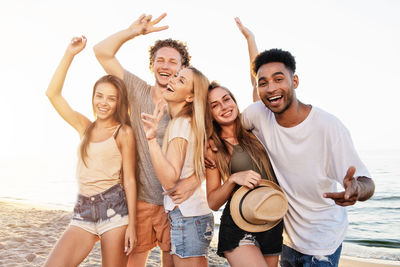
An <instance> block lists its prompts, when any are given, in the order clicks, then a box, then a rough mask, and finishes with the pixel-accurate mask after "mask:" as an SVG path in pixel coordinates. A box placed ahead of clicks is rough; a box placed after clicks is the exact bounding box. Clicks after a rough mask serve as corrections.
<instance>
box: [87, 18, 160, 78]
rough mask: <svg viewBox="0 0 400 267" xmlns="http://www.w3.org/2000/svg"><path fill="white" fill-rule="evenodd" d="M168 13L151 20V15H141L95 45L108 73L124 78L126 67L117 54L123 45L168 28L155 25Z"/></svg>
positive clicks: (94, 48) (99, 59)
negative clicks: (136, 38) (126, 26)
mask: <svg viewBox="0 0 400 267" xmlns="http://www.w3.org/2000/svg"><path fill="white" fill-rule="evenodd" d="M166 15H167V14H166V13H164V14H162V15H161V16H159V17H158V18H156V19H154V20H151V19H152V16H151V15H145V14H143V15H141V16H140V17H139V18H138V19H137V20H136V21H135V22H133V23H132V25H130V26H129V27H128V28H127V29H124V30H122V31H119V32H117V33H115V34H113V35H111V36H110V37H108V38H106V39H105V40H103V41H101V42H100V43H98V44H97V45H95V46H94V47H93V50H94V53H95V55H96V58H97V60H98V61H99V62H100V64H101V66H102V67H103V68H104V70H105V71H106V72H107V73H108V74H112V75H115V76H117V77H119V78H121V79H123V78H124V68H123V67H122V65H121V64H120V63H119V61H118V60H117V58H116V57H115V55H116V54H117V52H118V50H119V49H120V48H121V46H122V45H123V44H124V43H125V42H126V41H129V40H131V39H133V38H135V37H137V36H139V35H145V34H148V33H151V32H158V31H162V30H165V29H167V28H168V26H162V27H155V25H156V24H157V23H158V22H160V21H161V20H162V19H163V18H164V17H165V16H166Z"/></svg>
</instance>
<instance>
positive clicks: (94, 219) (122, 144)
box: [45, 36, 136, 266]
mask: <svg viewBox="0 0 400 267" xmlns="http://www.w3.org/2000/svg"><path fill="white" fill-rule="evenodd" d="M85 45H86V38H85V37H84V36H82V37H75V38H73V39H72V41H71V43H70V44H69V45H68V48H67V50H66V51H65V54H64V56H63V58H62V60H61V62H60V64H59V66H58V68H57V70H56V72H55V73H54V75H53V78H52V80H51V82H50V84H49V87H48V89H47V91H46V95H47V96H48V98H49V99H50V101H51V103H52V105H53V106H54V108H55V109H56V111H57V112H58V113H59V114H60V115H61V117H62V118H63V119H64V120H65V121H66V122H68V123H69V124H70V125H71V126H72V127H73V128H74V129H75V130H76V131H77V132H78V133H79V136H80V137H81V139H82V143H81V145H80V149H79V153H78V168H77V178H78V183H79V195H78V200H77V203H76V205H75V208H74V215H73V218H72V221H71V223H70V225H69V226H68V228H67V229H66V231H65V232H64V234H63V235H62V237H61V238H60V239H59V240H58V242H57V244H56V245H55V247H54V249H53V251H52V252H51V254H50V256H49V257H48V259H47V262H46V264H45V266H78V265H79V264H80V263H81V262H82V261H83V260H84V259H85V258H86V256H87V255H88V254H89V253H90V251H91V250H92V248H93V246H94V244H95V243H96V242H97V241H98V240H100V241H101V251H102V266H126V263H127V259H128V258H127V255H128V254H129V253H130V252H131V251H132V249H133V247H134V246H135V243H136V230H135V213H136V210H135V209H136V181H135V164H134V163H135V141H134V138H133V130H132V128H131V126H130V119H129V111H128V100H127V93H126V88H125V85H124V83H123V81H122V80H120V79H119V78H117V77H115V76H111V75H107V76H104V77H102V78H101V79H99V80H98V81H97V82H96V84H95V86H94V88H93V98H92V105H93V111H94V114H95V116H96V119H95V121H94V122H91V121H90V120H89V119H88V118H86V117H85V116H84V115H82V114H80V113H79V112H76V111H74V110H73V109H72V108H71V107H70V106H69V104H68V103H67V101H66V100H65V99H64V98H63V96H62V94H61V91H62V87H63V84H64V80H65V77H66V74H67V71H68V68H69V66H70V64H71V63H72V60H73V58H74V56H75V55H77V54H78V53H79V52H80V51H82V50H83V49H84V48H85ZM122 177H123V182H122Z"/></svg>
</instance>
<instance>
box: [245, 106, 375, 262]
mask: <svg viewBox="0 0 400 267" xmlns="http://www.w3.org/2000/svg"><path fill="white" fill-rule="evenodd" d="M242 118H243V124H244V126H245V127H246V128H247V129H251V130H252V131H253V133H254V134H255V135H256V136H257V137H258V138H259V140H260V141H261V142H262V143H263V145H264V146H265V147H266V150H267V152H268V154H269V156H270V159H271V162H272V165H273V167H274V170H275V174H276V177H277V179H278V181H279V184H280V186H281V187H282V189H283V190H284V191H285V193H286V196H287V199H288V202H289V210H288V213H287V215H286V216H285V218H284V223H285V232H284V244H285V245H287V246H289V247H291V248H293V249H295V250H297V251H299V252H301V253H303V254H308V255H329V254H332V253H333V252H335V250H336V249H337V248H338V247H339V245H340V244H341V243H342V242H343V239H344V236H345V234H346V230H347V224H348V221H347V212H346V209H345V208H344V207H341V206H339V205H336V204H335V202H334V201H333V200H331V199H327V198H323V196H322V195H323V193H326V192H336V191H338V190H337V183H339V184H341V185H343V178H344V176H345V175H346V172H347V169H348V168H349V167H350V166H355V167H356V173H355V176H366V177H371V176H370V174H369V172H368V170H367V168H366V167H365V165H364V164H363V163H362V162H361V160H360V158H359V157H358V155H357V153H356V151H355V148H354V145H353V143H352V140H351V137H350V133H349V132H348V130H347V129H346V127H345V126H344V125H343V124H342V123H341V122H340V121H339V120H338V119H337V118H336V117H335V116H333V115H331V114H329V113H327V112H325V111H323V110H321V109H319V108H316V107H312V109H311V112H310V114H309V115H308V117H307V118H306V119H305V120H304V121H303V122H301V123H300V124H298V125H296V126H294V127H290V128H285V127H282V126H280V125H279V124H278V123H277V121H276V120H275V116H274V114H273V113H272V112H271V111H270V110H269V109H268V108H267V107H265V105H264V104H263V103H262V102H261V101H258V102H256V103H254V104H252V105H250V106H249V107H248V108H247V109H246V110H245V111H244V112H243V114H242Z"/></svg>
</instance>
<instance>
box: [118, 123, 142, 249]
mask: <svg viewBox="0 0 400 267" xmlns="http://www.w3.org/2000/svg"><path fill="white" fill-rule="evenodd" d="M117 143H118V147H119V150H120V151H121V155H122V170H123V181H124V189H125V193H126V203H127V205H128V216H129V224H128V227H127V229H126V231H125V253H126V255H128V254H129V253H131V252H132V250H133V248H134V247H135V245H136V241H137V237H136V199H137V191H136V179H135V162H136V156H135V151H136V147H135V138H134V136H133V130H132V128H131V127H129V126H127V125H125V126H123V127H122V128H121V129H120V130H119V133H118V135H117Z"/></svg>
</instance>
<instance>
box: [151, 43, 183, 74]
mask: <svg viewBox="0 0 400 267" xmlns="http://www.w3.org/2000/svg"><path fill="white" fill-rule="evenodd" d="M163 47H171V48H174V49H176V51H178V52H179V54H181V57H182V62H181V63H182V66H184V67H188V66H189V65H190V59H191V56H190V55H189V52H188V48H187V46H186V44H185V43H183V42H181V41H177V40H172V39H171V38H168V39H165V40H157V41H156V42H155V43H154V45H153V46H151V47H150V49H149V54H150V66H149V67H150V69H151V68H152V66H153V62H154V59H155V57H156V53H157V51H158V50H159V49H160V48H163Z"/></svg>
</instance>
